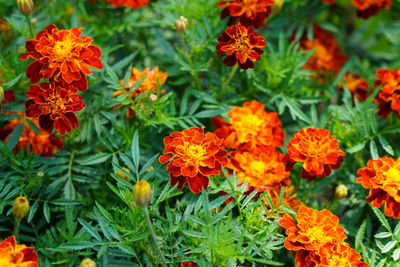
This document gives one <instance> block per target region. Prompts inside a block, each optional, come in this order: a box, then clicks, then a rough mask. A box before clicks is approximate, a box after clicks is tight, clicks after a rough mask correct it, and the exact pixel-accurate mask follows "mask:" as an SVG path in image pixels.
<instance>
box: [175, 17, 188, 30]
mask: <svg viewBox="0 0 400 267" xmlns="http://www.w3.org/2000/svg"><path fill="white" fill-rule="evenodd" d="M174 24H175V29H176V31H177V32H185V31H186V29H187V27H188V25H189V21H188V19H187V18H185V17H184V16H180V17H179V18H178V19H176V20H175V23H174Z"/></svg>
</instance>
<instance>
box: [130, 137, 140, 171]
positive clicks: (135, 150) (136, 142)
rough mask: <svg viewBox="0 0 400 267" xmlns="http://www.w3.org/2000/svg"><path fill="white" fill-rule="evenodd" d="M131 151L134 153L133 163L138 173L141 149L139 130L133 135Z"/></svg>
mask: <svg viewBox="0 0 400 267" xmlns="http://www.w3.org/2000/svg"><path fill="white" fill-rule="evenodd" d="M131 153H132V159H133V165H134V166H135V169H136V173H138V169H139V159H140V150H139V133H138V131H137V130H136V131H135V134H134V135H133V139H132V146H131Z"/></svg>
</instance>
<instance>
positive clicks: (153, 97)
mask: <svg viewBox="0 0 400 267" xmlns="http://www.w3.org/2000/svg"><path fill="white" fill-rule="evenodd" d="M149 99H150V101H151V102H156V101H157V99H158V97H157V95H156V94H150V95H149Z"/></svg>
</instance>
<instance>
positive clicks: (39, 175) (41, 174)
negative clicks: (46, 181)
mask: <svg viewBox="0 0 400 267" xmlns="http://www.w3.org/2000/svg"><path fill="white" fill-rule="evenodd" d="M36 176H37V177H43V176H44V173H43V172H38V173H36Z"/></svg>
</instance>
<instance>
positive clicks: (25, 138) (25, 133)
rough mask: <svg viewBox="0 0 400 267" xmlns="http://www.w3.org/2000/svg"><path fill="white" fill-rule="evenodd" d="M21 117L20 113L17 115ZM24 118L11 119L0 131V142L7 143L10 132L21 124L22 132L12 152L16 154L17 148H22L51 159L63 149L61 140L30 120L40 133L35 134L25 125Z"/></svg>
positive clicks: (35, 120)
mask: <svg viewBox="0 0 400 267" xmlns="http://www.w3.org/2000/svg"><path fill="white" fill-rule="evenodd" d="M17 114H20V115H22V112H21V113H17ZM23 120H24V117H21V118H18V119H12V120H9V121H8V122H6V124H5V125H4V126H3V127H2V128H1V129H0V140H3V141H5V142H7V140H8V138H9V137H10V134H11V132H12V131H13V130H14V129H15V127H17V126H18V125H19V124H20V123H23V126H22V127H23V130H22V134H21V136H20V138H19V139H18V143H17V144H16V146H15V148H14V151H15V152H17V151H18V150H19V148H21V147H22V148H23V149H24V150H25V151H29V150H30V151H32V152H33V153H35V154H37V155H41V156H45V157H52V156H54V154H55V153H56V152H57V151H58V150H59V149H61V148H63V147H64V143H63V141H62V140H61V139H59V138H56V137H55V135H54V134H52V133H51V132H50V131H47V130H44V129H41V128H40V126H39V122H38V120H37V119H32V120H31V122H33V123H34V124H35V126H36V127H37V128H38V129H39V131H40V133H37V132H35V131H34V130H33V129H32V128H31V127H30V125H29V124H28V123H27V121H26V120H25V121H24V122H22V121H23Z"/></svg>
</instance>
